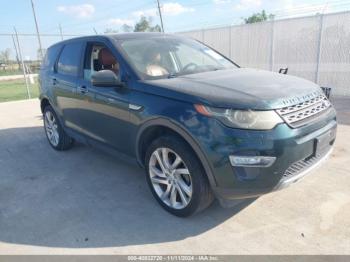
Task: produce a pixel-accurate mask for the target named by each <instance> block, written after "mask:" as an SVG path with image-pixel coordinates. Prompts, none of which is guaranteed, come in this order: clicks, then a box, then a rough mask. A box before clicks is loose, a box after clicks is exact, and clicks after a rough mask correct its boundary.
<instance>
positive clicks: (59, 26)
mask: <svg viewBox="0 0 350 262" xmlns="http://www.w3.org/2000/svg"><path fill="white" fill-rule="evenodd" d="M58 28H59V29H60V35H61V40H63V34H62V26H61V24H58Z"/></svg>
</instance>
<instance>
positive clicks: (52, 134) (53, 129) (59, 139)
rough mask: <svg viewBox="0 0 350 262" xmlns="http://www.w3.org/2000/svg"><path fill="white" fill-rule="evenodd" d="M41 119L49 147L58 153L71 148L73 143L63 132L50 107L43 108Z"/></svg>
mask: <svg viewBox="0 0 350 262" xmlns="http://www.w3.org/2000/svg"><path fill="white" fill-rule="evenodd" d="M43 118H44V129H45V133H46V137H47V139H48V141H49V143H50V145H51V146H52V147H53V148H54V149H56V150H59V151H62V150H67V149H69V148H71V147H72V145H73V142H74V141H73V139H72V138H71V137H69V136H68V135H67V134H66V133H65V132H64V130H63V128H62V126H61V123H60V122H59V120H58V118H57V115H56V113H55V111H54V110H53V108H52V107H51V106H49V105H48V106H46V107H45V109H44V115H43Z"/></svg>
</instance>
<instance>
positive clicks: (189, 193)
mask: <svg viewBox="0 0 350 262" xmlns="http://www.w3.org/2000/svg"><path fill="white" fill-rule="evenodd" d="M177 183H178V185H179V187H180V188H181V190H182V191H184V192H185V194H186V195H187V196H189V197H191V196H192V189H191V188H190V187H189V186H188V185H186V183H185V181H184V180H183V179H182V178H179V179H178V180H177Z"/></svg>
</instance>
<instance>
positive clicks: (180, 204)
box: [149, 148, 193, 209]
mask: <svg viewBox="0 0 350 262" xmlns="http://www.w3.org/2000/svg"><path fill="white" fill-rule="evenodd" d="M149 176H150V180H151V183H152V186H153V189H154V191H155V192H156V194H157V195H158V197H159V198H160V199H161V200H162V202H163V203H165V204H166V205H168V206H169V207H171V208H174V209H183V208H185V207H186V206H187V205H188V204H189V203H190V201H191V198H192V193H193V186H192V179H191V174H190V172H189V170H188V168H187V166H186V164H185V162H184V161H183V160H182V158H181V157H180V156H179V155H178V154H177V153H176V152H174V151H173V150H171V149H170V148H157V149H156V150H155V151H154V152H153V153H152V155H151V157H150V160H149Z"/></svg>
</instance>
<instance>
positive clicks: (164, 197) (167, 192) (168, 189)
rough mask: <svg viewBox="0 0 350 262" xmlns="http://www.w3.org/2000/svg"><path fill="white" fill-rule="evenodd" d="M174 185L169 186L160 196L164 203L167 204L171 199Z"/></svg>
mask: <svg viewBox="0 0 350 262" xmlns="http://www.w3.org/2000/svg"><path fill="white" fill-rule="evenodd" d="M172 187H173V186H172V185H168V187H167V188H166V190H165V191H164V192H163V194H162V195H161V196H160V198H161V199H162V200H163V201H164V202H167V201H168V199H169V194H170V191H171V190H172Z"/></svg>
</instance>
